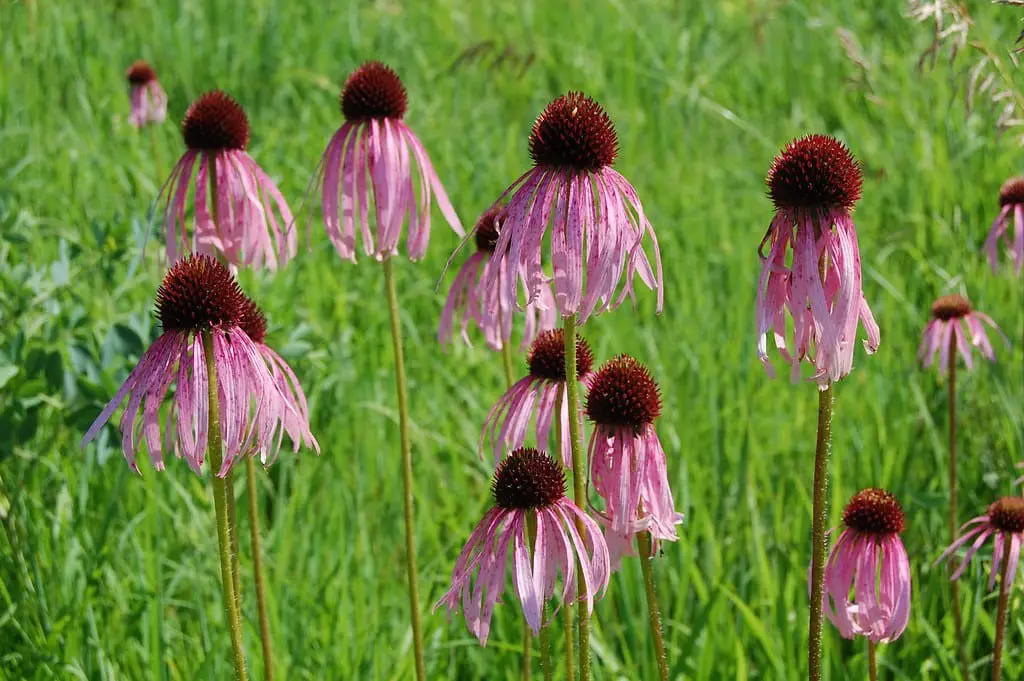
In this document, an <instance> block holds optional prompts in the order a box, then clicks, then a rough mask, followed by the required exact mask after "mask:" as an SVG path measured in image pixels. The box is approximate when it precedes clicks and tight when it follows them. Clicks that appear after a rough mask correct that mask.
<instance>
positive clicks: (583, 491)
mask: <svg viewBox="0 0 1024 681" xmlns="http://www.w3.org/2000/svg"><path fill="white" fill-rule="evenodd" d="M562 332H563V334H564V335H565V398H566V400H567V401H568V403H569V405H568V406H569V443H570V448H571V451H572V488H573V499H574V501H575V502H576V505H577V506H578V507H579V508H580V509H583V510H585V509H586V508H587V485H586V483H587V469H586V466H585V465H584V462H583V438H582V434H581V433H580V420H579V413H580V384H579V381H578V380H577V378H576V315H570V316H568V317H562ZM576 528H577V531H578V532H579V533H580V534H581V535H582V534H583V533H584V531H585V528H584V526H583V521H582V520H578V519H577V520H576ZM576 589H577V590H576V594H577V596H578V598H577V601H579V602H580V603H581V604H582V603H586V598H585V596H586V591H587V586H586V580H584V579H577V580H576ZM577 612H578V617H577V622H578V623H579V624H578V626H579V646H580V681H589V680H590V613H588V612H587V608H586V607H583V606H582V605H581V607H579V608H577Z"/></svg>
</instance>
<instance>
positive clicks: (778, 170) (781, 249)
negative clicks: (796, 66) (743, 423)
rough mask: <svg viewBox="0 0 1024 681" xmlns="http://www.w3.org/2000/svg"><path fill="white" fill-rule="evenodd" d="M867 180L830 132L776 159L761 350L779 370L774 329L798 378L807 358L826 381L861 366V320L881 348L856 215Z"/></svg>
mask: <svg viewBox="0 0 1024 681" xmlns="http://www.w3.org/2000/svg"><path fill="white" fill-rule="evenodd" d="M861 183H862V180H861V172H860V166H859V165H858V163H857V161H856V159H854V158H853V155H852V154H851V153H850V151H849V150H848V149H847V148H846V147H845V146H843V145H842V144H841V143H840V142H839V141H837V140H836V139H834V138H832V137H829V136H827V135H808V136H807V137H803V138H801V139H798V140H795V141H793V142H791V143H790V144H789V145H788V146H786V148H785V149H783V150H782V152H781V153H780V154H779V155H778V156H777V157H776V158H775V160H774V161H773V162H772V167H771V170H770V171H769V173H768V189H769V192H768V193H769V196H770V197H771V200H772V203H774V204H775V217H774V219H773V220H772V223H771V225H770V226H769V227H768V232H767V233H766V234H765V236H764V239H762V241H761V249H760V254H761V262H762V269H761V278H760V280H759V282H758V291H757V333H758V346H757V352H758V356H759V357H760V358H761V362H762V363H763V364H764V366H765V368H766V369H767V370H768V372H769V374H771V375H774V372H773V371H772V368H771V365H770V363H769V360H768V334H769V332H771V333H772V334H773V336H774V338H775V345H776V347H778V349H779V352H780V354H781V355H782V357H783V359H785V360H786V361H787V362H789V363H790V365H791V366H792V375H793V379H794V380H797V379H798V378H799V375H800V364H801V362H803V361H804V360H807V361H808V362H809V363H810V364H811V365H812V366H813V367H814V370H815V372H814V380H815V381H817V382H818V385H819V386H820V387H821V388H822V389H824V388H826V387H827V386H828V385H829V384H831V383H832V382H834V381H837V380H839V379H840V378H842V377H844V376H846V375H847V374H849V373H850V371H851V370H852V369H853V349H854V340H855V338H856V334H857V323H858V320H859V321H860V322H862V323H863V324H864V329H865V331H866V333H867V340H866V341H865V347H866V348H867V350H868V352H869V353H871V352H874V351H875V350H876V349H877V348H878V343H879V340H880V339H879V332H878V325H877V324H876V323H875V319H874V316H873V315H872V313H871V309H870V308H869V307H868V304H867V301H865V300H864V294H863V292H862V290H861V267H860V250H859V248H858V245H857V232H856V229H855V228H854V224H853V219H852V218H851V217H850V211H851V210H852V209H853V206H854V204H855V203H856V202H857V200H858V199H860V195H861ZM766 244H768V246H769V253H768V255H767V256H766V255H765V254H764V247H765V245H766ZM787 313H788V314H789V316H790V317H792V320H793V323H792V327H793V331H792V338H793V339H792V341H790V340H789V338H788V337H787V328H786V327H787V322H786V315H787Z"/></svg>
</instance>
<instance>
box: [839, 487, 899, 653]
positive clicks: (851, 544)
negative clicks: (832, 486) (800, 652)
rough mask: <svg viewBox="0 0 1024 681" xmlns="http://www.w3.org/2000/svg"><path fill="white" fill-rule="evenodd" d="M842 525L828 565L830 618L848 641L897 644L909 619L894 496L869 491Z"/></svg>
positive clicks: (862, 493) (853, 505) (860, 495)
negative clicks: (858, 638)
mask: <svg viewBox="0 0 1024 681" xmlns="http://www.w3.org/2000/svg"><path fill="white" fill-rule="evenodd" d="M843 524H844V525H846V528H845V529H844V530H843V531H842V533H841V534H840V535H839V539H838V540H837V541H836V543H835V546H833V547H832V552H831V553H830V554H829V557H828V563H827V564H826V566H825V593H824V595H823V596H822V606H823V608H824V610H825V614H826V615H827V616H828V618H829V620H831V622H832V624H834V625H836V628H838V629H839V633H840V634H842V635H843V638H853V637H854V636H857V635H860V636H866V637H868V638H869V639H870V640H871V641H873V642H875V643H888V642H890V641H895V640H896V639H898V638H899V637H900V635H901V634H902V633H903V630H904V629H906V628H907V622H908V621H909V618H910V591H911V589H910V561H909V559H908V558H907V551H906V549H905V548H904V547H903V542H902V541H901V540H900V536H899V535H900V533H901V532H902V531H903V528H904V516H903V509H902V508H901V507H900V503H899V501H897V499H896V497H895V496H893V495H892V494H891V493H889V492H887V491H885V490H883V489H875V488H869V489H865V490H861V491H860V492H857V493H856V494H854V495H853V498H851V499H850V503H849V504H847V506H846V509H845V510H844V511H843ZM851 592H852V597H851Z"/></svg>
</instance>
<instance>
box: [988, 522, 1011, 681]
mask: <svg viewBox="0 0 1024 681" xmlns="http://www.w3.org/2000/svg"><path fill="white" fill-rule="evenodd" d="M1003 540H1004V541H1003V548H1004V549H1005V550H1004V551H1003V567H1002V568H1001V569H1000V570H999V606H998V610H996V642H995V646H994V647H993V648H992V681H999V676H1000V674H1001V673H1002V666H1003V639H1004V638H1005V637H1006V605H1007V603H1008V602H1009V600H1010V535H1008V534H1004V535H1003Z"/></svg>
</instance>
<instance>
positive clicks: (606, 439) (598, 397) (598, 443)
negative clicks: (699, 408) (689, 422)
mask: <svg viewBox="0 0 1024 681" xmlns="http://www.w3.org/2000/svg"><path fill="white" fill-rule="evenodd" d="M586 383H587V399H586V415H587V418H588V419H589V420H590V421H592V422H593V423H594V431H593V434H592V435H591V438H590V451H589V457H590V478H591V480H592V481H593V483H594V489H596V490H597V493H598V495H600V497H601V498H602V499H603V500H604V503H605V516H606V521H607V522H606V525H607V540H608V549H609V551H610V553H611V557H612V564H613V566H616V567H617V566H618V565H619V563H620V561H621V559H622V557H623V556H625V555H633V554H634V551H633V536H634V535H635V534H636V533H637V532H642V531H647V532H650V533H651V538H652V540H654V544H655V545H656V543H657V542H658V541H675V540H676V539H677V536H676V527H675V526H676V525H678V524H679V523H681V522H683V515H682V514H681V513H678V512H676V510H675V501H674V500H673V498H672V488H671V486H670V485H669V481H668V465H667V463H666V461H665V450H664V449H662V446H661V441H660V440H659V439H658V434H657V433H656V432H655V430H654V420H655V419H656V418H657V417H658V416H659V415H660V414H661V395H660V392H659V390H658V384H657V383H655V382H654V379H653V378H652V377H651V374H650V372H649V371H647V368H646V367H645V366H644V365H642V364H641V363H640V362H638V361H637V360H635V359H633V358H632V357H630V356H629V355H619V356H618V357H615V358H614V359H611V360H609V361H608V362H606V363H605V364H604V365H603V366H602V367H601V368H600V369H598V370H597V372H595V373H594V374H593V375H592V376H590V377H589V378H588V379H587V381H586Z"/></svg>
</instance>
